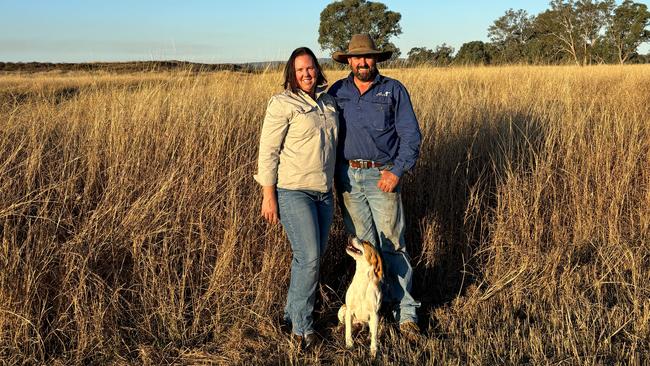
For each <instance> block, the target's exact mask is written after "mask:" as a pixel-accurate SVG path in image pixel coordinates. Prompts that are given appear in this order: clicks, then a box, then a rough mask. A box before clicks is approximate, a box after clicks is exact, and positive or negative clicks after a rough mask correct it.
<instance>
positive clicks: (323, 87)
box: [286, 83, 327, 105]
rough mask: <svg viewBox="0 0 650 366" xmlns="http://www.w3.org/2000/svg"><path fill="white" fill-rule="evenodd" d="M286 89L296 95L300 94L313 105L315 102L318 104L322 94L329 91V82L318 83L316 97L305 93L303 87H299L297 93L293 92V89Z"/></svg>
mask: <svg viewBox="0 0 650 366" xmlns="http://www.w3.org/2000/svg"><path fill="white" fill-rule="evenodd" d="M286 91H287V92H288V93H289V94H294V95H297V96H299V97H300V98H302V99H304V100H305V101H306V102H307V103H309V104H311V105H315V104H317V103H316V101H317V100H318V98H320V97H321V95H323V94H325V92H326V91H327V83H324V84H321V85H316V92H315V93H314V94H315V96H316V98H315V99H312V98H311V96H309V94H307V93H305V92H304V91H303V90H302V89H298V91H297V92H296V93H293V92H292V91H291V89H287V90H286Z"/></svg>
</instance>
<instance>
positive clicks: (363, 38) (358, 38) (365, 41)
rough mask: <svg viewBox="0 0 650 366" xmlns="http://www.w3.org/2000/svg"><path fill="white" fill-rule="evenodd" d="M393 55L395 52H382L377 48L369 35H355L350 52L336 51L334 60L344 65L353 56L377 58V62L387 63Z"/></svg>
mask: <svg viewBox="0 0 650 366" xmlns="http://www.w3.org/2000/svg"><path fill="white" fill-rule="evenodd" d="M392 54H393V51H380V50H378V49H377V47H376V46H375V42H374V41H373V40H372V38H370V36H369V35H367V34H355V35H353V36H352V40H350V44H349V45H348V52H344V51H336V52H334V53H333V54H332V58H333V59H334V61H336V62H340V63H342V64H347V63H348V57H351V56H376V57H377V62H382V61H386V60H388V59H389V58H390V56H391V55H392Z"/></svg>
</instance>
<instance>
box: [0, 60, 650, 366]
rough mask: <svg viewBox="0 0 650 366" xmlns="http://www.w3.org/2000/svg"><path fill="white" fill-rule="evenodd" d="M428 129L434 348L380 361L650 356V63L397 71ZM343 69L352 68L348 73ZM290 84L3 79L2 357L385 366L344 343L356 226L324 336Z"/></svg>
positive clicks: (330, 256) (427, 320) (426, 266)
mask: <svg viewBox="0 0 650 366" xmlns="http://www.w3.org/2000/svg"><path fill="white" fill-rule="evenodd" d="M384 73H385V74H386V75H388V76H392V77H396V78H398V79H400V80H401V81H402V82H403V83H404V84H405V85H406V86H407V87H408V88H409V91H410V93H411V97H412V99H413V102H414V105H415V108H416V113H417V115H418V118H419V121H420V125H421V128H422V132H423V145H422V151H421V157H420V160H419V162H418V165H417V167H416V169H415V170H414V171H413V172H412V174H410V175H408V176H407V177H406V178H404V187H403V192H404V193H403V199H404V201H405V207H406V215H407V220H408V224H409V229H408V233H407V239H408V245H409V251H410V253H411V255H412V257H413V264H414V269H415V278H414V281H415V283H414V286H415V289H414V294H415V296H416V297H417V298H418V299H420V300H421V301H422V303H423V306H422V308H421V309H420V310H421V313H420V317H421V327H422V328H423V330H424V332H425V336H424V337H423V339H422V341H421V342H420V343H418V344H408V343H406V342H405V341H404V340H401V339H400V338H399V336H398V333H397V327H396V326H395V325H394V324H392V323H391V322H389V321H385V322H384V323H383V326H382V329H383V333H382V335H381V339H380V348H381V352H380V355H379V356H378V360H377V361H376V363H378V364H388V365H399V364H452V365H456V364H458V365H464V364H485V365H492V364H563V365H578V364H579V365H582V364H585V365H599V364H647V363H648V362H650V281H649V279H650V66H594V67H583V68H578V67H532V66H521V67H502V68H446V69H428V68H423V69H405V70H385V71H384ZM343 75H344V73H343V72H330V73H329V74H328V75H327V76H328V78H329V79H330V81H334V80H336V79H337V78H340V77H342V76H343ZM280 84H281V75H280V74H279V73H275V72H268V73H265V74H261V75H252V74H243V73H234V72H219V73H206V74H198V75H197V74H194V73H189V72H187V73H186V72H173V73H164V72H160V73H141V74H126V75H112V74H108V73H102V72H95V73H81V72H77V73H40V74H29V75H26V74H25V75H21V74H4V75H2V76H0V124H1V128H0V235H1V237H2V239H1V243H0V365H13V364H41V363H42V364H145V365H157V364H227V365H230V364H246V365H248V364H337V365H348V364H371V363H372V362H371V361H370V360H369V359H368V354H369V352H368V342H367V341H366V339H365V337H366V334H364V333H362V334H361V335H360V336H359V337H358V338H357V340H356V342H357V343H356V347H355V349H353V350H351V351H348V350H346V349H345V347H344V340H343V336H342V334H341V333H340V332H339V331H338V330H337V329H336V320H335V317H336V311H337V309H338V307H339V306H340V304H341V302H342V299H343V296H344V290H345V287H346V286H347V284H348V283H349V281H350V279H351V274H352V268H351V265H352V261H351V259H349V258H347V257H346V255H345V254H344V250H343V247H344V243H345V241H346V235H345V233H344V232H343V228H342V223H341V220H340V217H338V213H337V218H336V220H335V224H334V228H333V232H332V235H331V239H330V246H329V249H328V252H327V254H326V259H325V261H324V263H323V267H322V278H321V280H322V281H321V282H322V283H321V287H320V289H319V296H318V303H317V321H318V323H317V327H318V330H319V331H320V333H321V334H322V335H323V337H324V342H323V344H322V345H321V346H319V347H318V348H316V349H315V350H314V351H313V352H310V353H306V354H301V353H300V352H298V350H297V349H296V347H295V346H294V345H293V344H292V343H291V341H290V338H289V336H288V335H286V334H284V333H282V332H281V331H280V329H279V324H278V322H277V319H278V317H279V316H280V314H281V312H282V308H283V306H284V296H285V293H286V289H287V286H288V279H289V265H290V258H291V252H290V249H289V245H288V243H287V240H286V239H285V237H284V234H283V232H282V230H281V228H280V227H278V226H276V227H271V226H269V225H267V224H265V223H264V222H263V221H262V220H261V219H260V217H259V204H260V199H261V197H260V192H259V187H258V186H257V185H256V183H255V182H254V180H253V178H252V174H253V173H254V171H255V170H256V161H255V160H256V154H257V143H258V139H259V132H260V128H261V122H262V119H263V116H264V111H265V108H266V102H267V100H268V98H269V96H270V95H272V94H273V93H276V92H279V91H280V88H281V87H280Z"/></svg>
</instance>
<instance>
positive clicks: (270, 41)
mask: <svg viewBox="0 0 650 366" xmlns="http://www.w3.org/2000/svg"><path fill="white" fill-rule="evenodd" d="M637 1H639V0H637ZM330 2H331V0H309V1H300V0H290V1H273V0H265V1H262V0H248V1H241V0H234V1H232V0H230V1H216V0H214V1H208V0H184V1H181V0H176V1H174V0H156V1H153V0H131V1H126V0H112V1H98V0H68V1H53V0H0V61H14V62H15V61H41V62H85V61H131V60H171V59H174V60H187V61H196V62H208V63H221V62H255V61H270V60H284V59H286V58H287V57H288V55H289V54H290V53H291V51H292V50H293V49H294V48H296V47H299V46H308V47H310V48H311V49H312V50H314V52H316V54H317V55H318V56H319V57H328V56H329V54H328V53H327V52H325V51H322V50H321V49H320V47H319V45H318V42H317V39H318V25H319V16H320V12H321V10H322V9H323V8H324V7H325V6H326V5H327V4H329V3H330ZM382 2H383V3H384V4H386V5H387V6H388V8H389V9H390V10H393V11H397V12H399V13H401V14H402V20H401V22H400V24H401V25H402V35H400V36H399V37H398V38H394V39H393V42H394V43H395V44H396V45H397V47H399V48H400V49H401V51H402V55H403V56H405V55H406V53H407V52H408V51H409V50H410V49H411V48H412V47H428V48H435V47H436V46H437V45H440V44H442V43H443V42H445V43H447V44H450V45H451V46H453V47H454V48H455V49H456V50H458V48H459V47H460V46H461V45H462V44H463V43H464V42H469V41H473V40H483V41H487V28H488V27H489V26H490V24H492V22H493V21H494V20H495V19H497V18H498V17H499V16H501V15H503V13H504V12H505V11H506V10H507V9H509V8H513V9H525V10H527V11H528V12H529V13H530V14H537V13H539V12H540V11H543V10H544V9H546V8H548V1H547V0H518V1H515V0H494V1H478V0H476V1H468V0H457V1H454V2H451V1H435V0H432V1H426V0H421V1H415V0H401V1H400V0H386V1H382ZM641 2H645V1H641ZM648 49H649V47H648V45H647V44H645V45H643V46H642V48H641V50H642V51H644V52H648Z"/></svg>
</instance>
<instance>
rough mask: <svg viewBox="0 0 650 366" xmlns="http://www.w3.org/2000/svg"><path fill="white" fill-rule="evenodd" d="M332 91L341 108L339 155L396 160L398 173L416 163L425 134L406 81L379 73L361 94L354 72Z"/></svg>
mask: <svg viewBox="0 0 650 366" xmlns="http://www.w3.org/2000/svg"><path fill="white" fill-rule="evenodd" d="M328 93H329V94H331V95H332V96H334V97H335V98H336V103H337V105H338V108H339V144H338V146H339V150H338V153H337V154H338V155H337V159H344V160H356V159H363V160H373V161H378V162H381V163H384V164H388V163H392V164H394V166H393V167H392V168H391V169H390V171H391V172H392V173H393V174H395V175H397V176H398V177H401V176H402V174H404V172H406V171H408V170H409V169H411V168H412V167H413V166H414V165H415V161H416V160H417V158H418V154H419V150H420V141H421V140H422V136H421V134H420V128H419V126H418V121H417V119H416V118H415V113H414V112H413V106H412V105H411V98H410V97H409V95H408V92H407V91H406V88H405V87H404V85H402V84H401V83H400V82H399V81H397V80H394V79H391V78H388V77H385V76H382V75H379V74H377V76H376V77H375V80H374V81H373V83H372V85H371V86H370V88H369V89H368V91H366V92H365V93H364V94H363V95H361V94H360V93H359V89H357V87H356V85H354V76H353V74H352V73H350V75H349V76H348V77H347V78H345V79H341V80H339V81H337V82H336V83H334V85H332V87H331V88H330V90H329V91H328Z"/></svg>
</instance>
